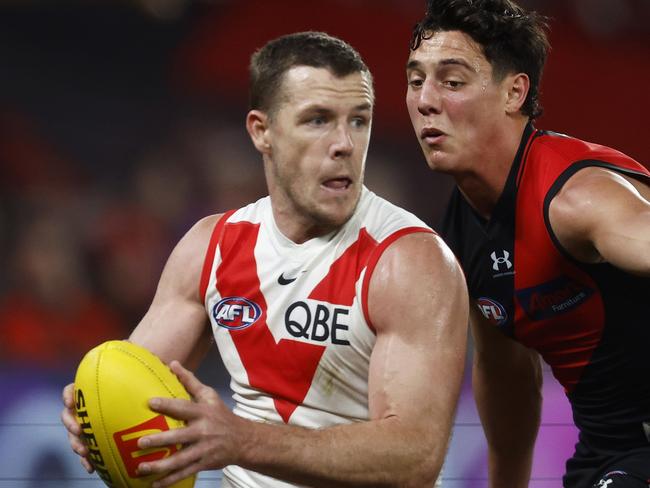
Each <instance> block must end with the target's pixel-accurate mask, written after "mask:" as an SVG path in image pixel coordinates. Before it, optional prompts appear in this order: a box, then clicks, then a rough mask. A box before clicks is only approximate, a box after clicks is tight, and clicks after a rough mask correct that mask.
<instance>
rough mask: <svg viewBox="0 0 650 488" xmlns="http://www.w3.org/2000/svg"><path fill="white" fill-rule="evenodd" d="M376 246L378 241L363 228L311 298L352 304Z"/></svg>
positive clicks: (331, 267) (345, 304) (317, 286)
mask: <svg viewBox="0 0 650 488" xmlns="http://www.w3.org/2000/svg"><path fill="white" fill-rule="evenodd" d="M375 247H377V241H375V240H374V239H373V238H372V237H371V236H370V234H368V232H366V229H365V228H363V229H361V230H360V231H359V236H358V239H357V240H356V242H355V243H354V244H352V245H351V246H350V247H348V248H347V249H346V250H345V252H344V253H343V254H342V255H341V256H340V257H339V258H338V259H337V260H336V261H334V262H333V263H332V265H331V266H330V269H329V271H328V273H327V276H325V278H323V279H322V280H321V282H320V283H318V285H316V287H315V288H314V289H313V290H312V292H311V294H310V295H309V298H311V299H313V300H320V301H322V302H328V303H335V304H337V305H344V306H348V307H349V306H351V305H352V303H353V302H354V295H355V290H354V287H355V284H356V283H357V280H358V279H359V275H360V274H361V271H362V270H363V268H364V266H365V264H366V262H367V261H368V257H369V256H370V254H371V253H372V251H373V250H374V249H375Z"/></svg>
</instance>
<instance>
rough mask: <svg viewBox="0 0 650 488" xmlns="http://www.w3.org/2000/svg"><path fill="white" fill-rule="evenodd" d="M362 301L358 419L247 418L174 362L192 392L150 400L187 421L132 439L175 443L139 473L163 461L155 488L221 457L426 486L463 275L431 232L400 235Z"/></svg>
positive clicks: (445, 421) (277, 469)
mask: <svg viewBox="0 0 650 488" xmlns="http://www.w3.org/2000/svg"><path fill="white" fill-rule="evenodd" d="M368 300H369V310H370V317H371V320H372V322H373V324H374V327H375V329H376V332H377V341H376V344H375V347H374V350H373V353H372V357H371V364H370V378H369V407H370V417H371V419H370V420H369V421H367V422H358V423H355V424H348V425H342V426H336V427H330V428H323V429H318V430H309V429H303V428H299V427H295V426H286V425H270V424H264V423H258V422H251V421H249V420H246V419H243V418H239V417H236V416H235V415H233V414H232V413H230V412H228V411H227V409H225V407H224V405H223V403H222V402H221V401H220V399H219V398H218V396H217V395H216V393H215V392H214V390H212V389H209V388H207V387H205V386H203V385H201V384H200V383H199V382H198V381H197V380H196V379H195V378H193V376H192V375H191V374H189V373H186V372H184V371H183V370H182V368H179V367H178V365H177V364H174V365H173V368H174V370H175V371H177V372H178V373H179V376H180V377H181V380H182V381H184V382H185V383H186V385H187V386H188V390H190V392H191V393H193V396H194V397H195V400H196V401H195V403H190V402H182V401H176V400H164V401H163V402H162V403H161V404H158V405H157V406H156V408H157V409H160V410H161V411H162V410H164V411H166V412H173V414H175V415H176V416H181V417H182V418H188V419H190V422H189V424H188V428H186V429H177V430H175V431H173V432H172V431H169V432H165V433H161V434H156V435H154V436H150V437H148V438H143V439H141V441H140V445H141V446H144V444H143V442H144V443H145V444H146V443H147V442H149V444H147V445H161V444H169V443H177V442H182V443H185V444H186V448H185V449H183V450H182V451H179V452H178V453H177V454H175V455H174V456H171V457H169V458H166V459H164V460H161V461H158V462H155V463H150V464H148V465H147V466H146V468H147V469H148V472H152V471H154V472H159V471H168V470H171V471H173V473H172V474H171V475H170V476H168V477H167V478H166V479H165V480H164V482H163V483H162V484H161V485H160V486H169V484H171V483H173V482H175V481H176V480H177V479H180V478H183V477H186V476H187V475H189V474H190V473H191V472H192V471H196V470H200V469H212V468H220V467H223V466H225V465H229V464H238V465H240V466H243V467H245V468H249V469H252V470H255V471H259V472H262V473H265V474H268V475H270V476H273V477H276V478H281V479H285V480H288V481H293V482H296V483H301V484H308V485H310V486H336V487H340V486H405V487H406V486H418V487H419V486H432V484H433V482H434V480H435V479H436V477H437V476H438V473H439V471H440V468H441V466H442V463H443V460H444V454H445V451H446V447H447V443H448V439H449V433H450V429H451V424H452V418H453V414H454V410H455V407H456V402H457V399H458V394H459V389H460V383H461V378H462V372H463V364H464V356H465V348H466V340H467V322H468V317H467V314H468V311H467V310H468V305H467V295H466V289H465V283H464V280H463V276H462V273H461V272H460V270H459V267H458V265H457V263H456V261H455V259H454V258H453V255H452V254H451V252H450V251H449V250H448V249H447V248H446V247H445V246H444V244H442V242H441V241H440V240H439V239H438V238H437V237H434V236H433V235H430V234H413V235H408V236H404V237H402V238H400V239H398V240H397V241H396V242H395V243H393V244H392V245H391V246H390V247H389V248H388V249H387V250H386V251H385V253H384V255H383V256H382V257H381V259H380V260H379V262H378V264H377V267H376V268H375V272H374V274H373V277H372V278H371V280H370V287H369V298H368ZM161 407H162V408H161ZM145 439H146V440H145ZM141 466H142V467H145V466H143V465H141Z"/></svg>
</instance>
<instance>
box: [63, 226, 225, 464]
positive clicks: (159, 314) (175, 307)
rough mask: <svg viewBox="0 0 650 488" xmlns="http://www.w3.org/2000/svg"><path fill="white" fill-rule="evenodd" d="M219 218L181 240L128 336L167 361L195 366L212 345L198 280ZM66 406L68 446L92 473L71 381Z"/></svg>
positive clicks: (66, 388) (66, 391) (66, 394)
mask: <svg viewBox="0 0 650 488" xmlns="http://www.w3.org/2000/svg"><path fill="white" fill-rule="evenodd" d="M218 218H219V216H217V215H215V216H211V217H206V218H205V219H203V220H201V221H199V222H198V223H197V224H196V225H194V227H193V228H192V229H191V230H190V231H189V232H188V233H187V234H186V235H185V236H184V237H183V238H182V239H181V241H180V242H179V243H178V244H177V246H176V248H175V249H174V250H173V251H172V253H171V255H170V257H169V260H168V261H167V264H166V265H165V269H164V271H163V273H162V276H161V279H160V282H159V284H158V289H157V291H156V295H155V298H154V300H153V303H152V304H151V306H150V308H149V310H148V311H147V313H146V314H145V316H144V317H143V319H142V320H141V321H140V323H139V324H138V326H137V327H136V328H135V330H134V331H133V333H132V335H131V337H130V340H131V341H133V342H135V343H137V344H139V345H141V346H144V347H146V348H147V349H149V350H150V351H152V352H154V353H155V354H157V355H158V356H160V357H161V358H162V359H163V361H165V362H167V363H168V362H169V361H171V360H173V359H176V360H180V361H183V362H184V363H185V364H189V365H191V366H192V367H196V366H197V365H198V363H199V361H200V360H201V359H202V357H203V356H204V355H205V353H206V352H207V347H208V346H209V344H210V336H209V332H210V331H209V328H207V327H206V316H205V311H204V309H203V305H202V303H201V300H200V297H199V287H198V283H199V278H200V276H201V270H202V266H203V257H204V256H205V253H206V249H207V246H208V242H209V239H210V235H211V232H212V228H213V227H214V225H215V223H216V221H217V220H218ZM179 337H180V338H182V340H179ZM63 405H64V408H63V411H62V412H61V422H62V423H63V425H64V426H65V428H66V430H67V431H68V439H69V442H70V446H71V448H72V450H73V451H74V452H76V453H77V454H78V455H79V456H80V457H81V464H82V465H83V467H84V468H85V469H86V471H88V472H89V473H91V472H92V471H93V467H92V465H91V464H90V462H89V460H88V458H87V456H88V448H87V447H86V445H85V443H84V442H83V440H82V438H81V428H80V426H79V424H78V422H77V419H76V416H75V410H74V385H73V384H72V383H70V384H69V385H67V386H66V387H65V388H64V389H63Z"/></svg>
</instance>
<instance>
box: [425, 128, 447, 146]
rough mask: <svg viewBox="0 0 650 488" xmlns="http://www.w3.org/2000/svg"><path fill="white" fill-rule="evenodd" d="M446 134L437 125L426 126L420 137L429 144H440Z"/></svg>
mask: <svg viewBox="0 0 650 488" xmlns="http://www.w3.org/2000/svg"><path fill="white" fill-rule="evenodd" d="M446 135H447V134H445V133H444V132H443V131H441V130H440V129H436V128H435V127H425V128H423V129H422V130H421V131H420V139H422V140H423V141H424V142H426V143H427V144H429V145H434V144H440V143H441V142H442V140H443V138H444V137H445V136H446Z"/></svg>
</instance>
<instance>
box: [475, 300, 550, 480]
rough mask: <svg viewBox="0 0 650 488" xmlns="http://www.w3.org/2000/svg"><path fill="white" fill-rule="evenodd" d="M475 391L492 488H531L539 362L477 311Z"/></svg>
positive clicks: (538, 413) (539, 403)
mask: <svg viewBox="0 0 650 488" xmlns="http://www.w3.org/2000/svg"><path fill="white" fill-rule="evenodd" d="M470 317H471V324H472V333H473V337H474V364H473V375H472V386H473V388H474V396H475V398H476V404H477V407H478V412H479V416H480V418H481V422H482V424H483V429H484V431H485V436H486V438H487V442H488V467H489V478H490V487H491V488H526V487H527V486H528V481H529V478H530V472H531V465H532V461H533V450H534V446H535V439H536V437H537V431H538V428H539V422H540V416H541V406H542V395H541V387H542V375H541V367H540V362H539V357H538V355H537V353H536V352H534V351H531V350H529V349H527V348H525V347H524V346H522V345H521V344H519V343H516V342H515V341H512V340H510V339H508V338H507V337H505V336H504V335H503V334H502V333H501V332H500V331H499V330H497V329H496V327H495V326H494V325H492V324H491V323H489V322H488V321H487V320H486V319H485V318H484V317H483V316H482V315H481V314H480V312H479V310H478V309H477V308H476V307H475V306H472V307H471V308H470Z"/></svg>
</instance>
